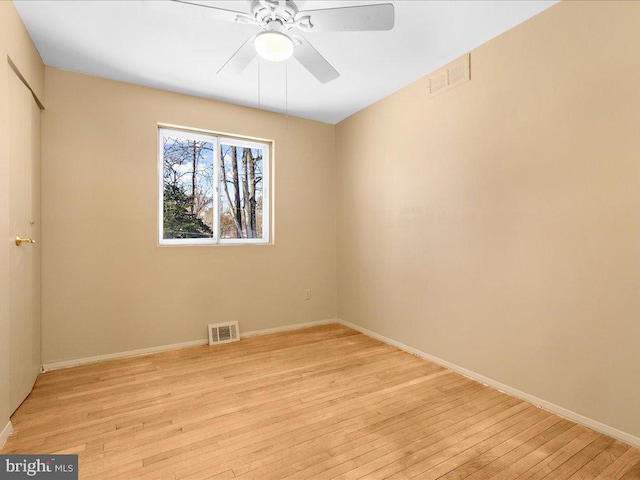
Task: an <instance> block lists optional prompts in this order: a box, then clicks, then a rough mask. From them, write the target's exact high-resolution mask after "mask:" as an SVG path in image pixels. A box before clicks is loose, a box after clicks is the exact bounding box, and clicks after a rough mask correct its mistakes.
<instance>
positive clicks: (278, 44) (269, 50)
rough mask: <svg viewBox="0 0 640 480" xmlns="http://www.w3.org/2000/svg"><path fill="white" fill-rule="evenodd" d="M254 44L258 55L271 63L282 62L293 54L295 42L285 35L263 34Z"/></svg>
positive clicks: (276, 33) (259, 35)
mask: <svg viewBox="0 0 640 480" xmlns="http://www.w3.org/2000/svg"><path fill="white" fill-rule="evenodd" d="M254 43H255V47H256V51H257V52H258V55H260V56H261V57H262V58H264V59H265V60H269V61H271V62H281V61H283V60H286V59H287V58H289V57H290V56H291V55H292V54H293V42H292V41H291V39H290V38H289V37H288V36H286V35H285V34H284V33H280V32H262V33H260V34H258V36H257V37H256V39H255V42H254Z"/></svg>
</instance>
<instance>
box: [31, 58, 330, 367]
mask: <svg viewBox="0 0 640 480" xmlns="http://www.w3.org/2000/svg"><path fill="white" fill-rule="evenodd" d="M46 91H47V110H46V111H45V112H44V113H43V116H42V135H43V139H42V140H43V143H42V151H43V159H42V199H43V209H42V217H43V233H42V235H43V270H42V307H43V361H44V362H45V363H49V362H56V361H62V360H69V359H78V358H83V357H89V356H95V355H102V354H109V353H114V352H121V351H129V350H134V349H141V348H147V347H154V346H160V345H167V344H174V343H180V342H186V341H191V340H198V339H203V338H206V325H207V323H214V322H220V321H225V320H239V321H240V328H241V331H253V330H260V329H266V328H273V327H278V326H285V325H289V324H295V323H300V322H310V321H315V320H325V319H330V318H334V317H335V316H336V289H335V271H336V270H335V259H336V252H335V238H336V232H335V171H334V158H335V155H334V127H333V126H332V125H327V124H323V123H318V122H311V121H307V120H300V119H296V118H285V117H284V116H283V115H279V114H273V113H267V112H260V111H257V110H252V109H248V108H244V107H238V106H233V105H229V104H224V103H218V102H212V101H207V100H203V99H198V98H195V97H189V96H184V95H178V94H174V93H168V92H163V91H160V90H155V89H151V88H145V87H139V86H134V85H130V84H125V83H120V82H115V81H111V80H104V79H99V78H96V77H90V76H86V75H80V74H76V73H70V72H67V71H63V70H58V69H55V68H47V69H46ZM158 122H161V123H168V124H175V125H184V126H190V127H196V128H201V129H208V130H214V131H221V132H231V133H235V134H239V135H247V136H254V137H259V138H268V139H272V140H274V141H275V159H274V160H275V171H274V172H273V173H274V180H275V190H274V202H275V217H274V218H273V223H274V239H275V244H273V245H268V246H256V245H253V246H200V247H158V245H157V198H158V197H157V124H158ZM307 288H309V289H311V294H312V299H311V300H309V301H305V299H304V290H305V289H307Z"/></svg>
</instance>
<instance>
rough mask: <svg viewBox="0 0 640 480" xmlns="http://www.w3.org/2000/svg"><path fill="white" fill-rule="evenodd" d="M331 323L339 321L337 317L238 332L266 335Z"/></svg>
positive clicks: (250, 335)
mask: <svg viewBox="0 0 640 480" xmlns="http://www.w3.org/2000/svg"><path fill="white" fill-rule="evenodd" d="M332 323H341V322H340V321H339V320H338V319H337V318H329V319H327V320H316V321H315V322H306V323H294V324H293V325H283V326H282V327H274V328H265V329H264V330H254V331H253V332H240V337H241V338H242V337H255V336H256V335H268V334H269V333H278V332H287V331H289V330H299V329H301V328H310V327H317V326H318V325H329V324H332Z"/></svg>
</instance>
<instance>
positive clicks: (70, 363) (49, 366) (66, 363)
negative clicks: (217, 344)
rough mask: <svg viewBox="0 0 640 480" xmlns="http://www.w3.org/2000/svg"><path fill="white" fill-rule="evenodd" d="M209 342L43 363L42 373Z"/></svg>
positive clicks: (195, 342) (204, 339) (186, 343)
mask: <svg viewBox="0 0 640 480" xmlns="http://www.w3.org/2000/svg"><path fill="white" fill-rule="evenodd" d="M207 343H209V340H207V339H206V338H203V339H201V340H193V341H191V342H182V343H174V344H172V345H161V346H159V347H150V348H141V349H138V350H129V351H128V352H117V353H107V354H105V355H96V356H95V357H84V358H77V359H74V360H63V361H61V362H53V363H45V364H43V365H42V371H43V373H44V372H47V371H49V370H58V369H60V368H69V367H77V366H79V365H86V364H88V363H96V362H104V361H105V360H116V359H118V358H127V357H137V356H140V355H149V354H150V353H158V352H166V351H168V350H179V349H181V348H187V347H195V346H196V345H206V344H207Z"/></svg>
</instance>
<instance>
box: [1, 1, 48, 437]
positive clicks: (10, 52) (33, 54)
mask: <svg viewBox="0 0 640 480" xmlns="http://www.w3.org/2000/svg"><path fill="white" fill-rule="evenodd" d="M7 58H10V59H11V61H12V62H13V64H14V65H15V67H16V68H17V69H18V71H19V72H20V74H21V75H22V77H23V78H24V79H25V81H26V82H27V83H28V84H29V86H30V88H31V89H32V91H34V92H35V94H36V96H37V97H38V99H39V100H40V101H41V102H42V101H44V66H43V64H42V61H41V60H40V56H39V55H38V52H37V51H36V49H35V48H34V46H33V43H32V42H31V39H30V38H29V36H28V34H27V31H26V30H25V28H24V25H23V24H22V21H21V20H20V17H19V16H18V14H17V12H16V11H15V8H14V6H13V4H12V3H11V2H2V1H0V238H4V239H5V240H4V241H5V242H7V243H5V244H4V246H3V248H0V432H1V431H2V429H3V428H4V426H5V425H6V423H7V421H8V419H9V248H8V247H9V243H8V242H9V240H8V239H9V238H10V237H11V235H12V234H14V235H15V233H14V232H10V231H9V158H8V154H9V139H8V130H9V122H10V119H9V117H8V115H9V113H8V108H7V105H8V98H7V96H8V94H9V93H8V82H7V81H8V78H9V74H11V75H13V72H11V73H10V70H9V69H10V68H11V67H10V66H9V63H8V60H7Z"/></svg>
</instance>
